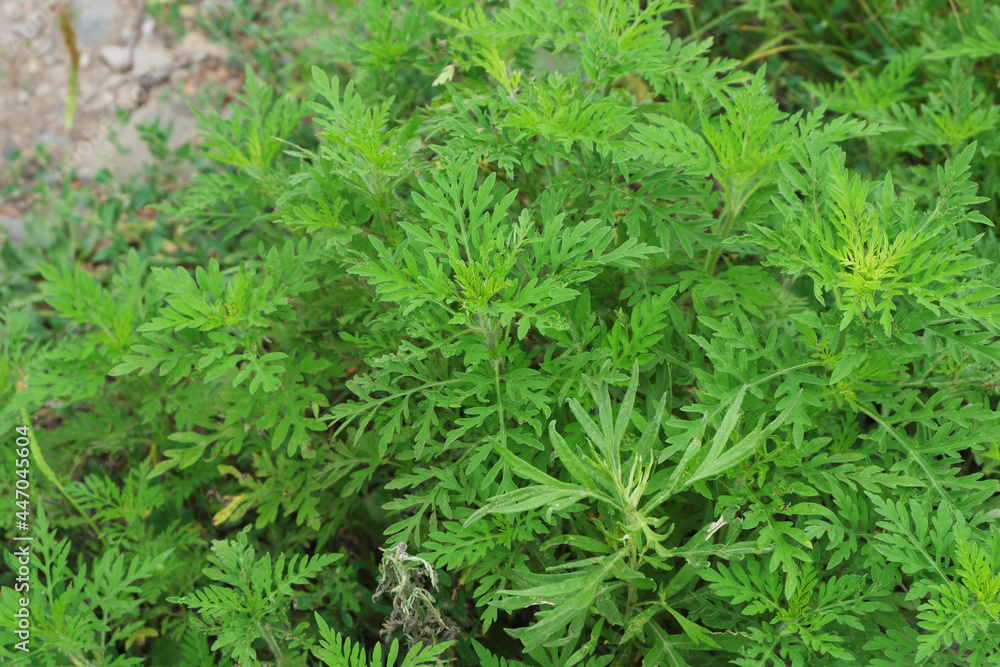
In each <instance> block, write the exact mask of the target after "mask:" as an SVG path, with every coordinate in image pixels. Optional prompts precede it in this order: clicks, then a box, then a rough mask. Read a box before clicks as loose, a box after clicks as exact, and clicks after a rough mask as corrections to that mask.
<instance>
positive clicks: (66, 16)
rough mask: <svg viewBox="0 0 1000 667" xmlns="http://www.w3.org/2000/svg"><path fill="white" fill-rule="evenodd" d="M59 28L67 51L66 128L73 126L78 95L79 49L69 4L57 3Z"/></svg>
mask: <svg viewBox="0 0 1000 667" xmlns="http://www.w3.org/2000/svg"><path fill="white" fill-rule="evenodd" d="M59 29H60V30H62V34H63V40H64V41H65V42H66V49H67V50H68V51H69V99H67V100H66V119H65V120H64V121H63V122H64V123H65V125H66V129H67V130H70V129H72V128H73V118H74V117H75V116H76V100H77V97H78V96H79V87H80V86H79V82H78V75H79V72H80V50H79V48H77V45H76V30H74V29H73V21H72V20H71V17H70V12H69V5H68V4H60V5H59Z"/></svg>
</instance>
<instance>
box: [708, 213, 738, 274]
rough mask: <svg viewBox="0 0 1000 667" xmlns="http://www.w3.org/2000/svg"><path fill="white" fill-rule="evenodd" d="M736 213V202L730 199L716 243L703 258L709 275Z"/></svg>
mask: <svg viewBox="0 0 1000 667" xmlns="http://www.w3.org/2000/svg"><path fill="white" fill-rule="evenodd" d="M737 213H738V211H737V208H736V204H734V203H733V200H731V199H730V200H729V202H728V203H727V204H726V220H725V222H723V224H722V229H721V230H719V239H718V242H717V245H715V246H714V247H713V248H712V249H711V250H710V251H709V252H708V256H707V257H706V258H705V272H706V273H708V274H710V275H711V273H712V272H713V270H714V269H715V263H716V262H717V261H718V260H719V253H721V252H722V242H723V241H725V240H726V237H727V236H729V230H730V229H732V226H733V221H734V220H735V219H736V214H737Z"/></svg>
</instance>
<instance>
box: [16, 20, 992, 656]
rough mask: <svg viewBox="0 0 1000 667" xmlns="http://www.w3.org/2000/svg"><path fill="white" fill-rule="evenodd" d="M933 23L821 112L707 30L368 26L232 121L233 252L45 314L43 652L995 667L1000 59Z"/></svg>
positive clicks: (41, 315)
mask: <svg viewBox="0 0 1000 667" xmlns="http://www.w3.org/2000/svg"><path fill="white" fill-rule="evenodd" d="M708 4H711V3H706V5H708ZM778 4H780V3H778ZM778 4H776V3H753V6H754V7H756V8H757V9H756V10H755V15H756V16H757V20H759V21H762V22H763V21H776V20H778V17H779V14H778V11H779V9H780V8H779V7H778ZM785 4H787V3H785ZM910 4H914V3H910ZM916 4H922V5H923V4H926V5H927V6H928V7H930V4H932V3H916ZM969 4H970V7H969V10H970V13H974V15H975V16H976V17H977V18H978V19H980V20H981V21H982V22H983V25H986V22H987V21H992V20H993V19H994V18H995V17H993V14H994V13H995V12H991V11H987V8H986V7H985V6H980V5H979V4H976V3H969ZM781 6H782V7H784V5H781ZM740 7H741V9H740V12H742V13H748V12H747V11H745V10H747V7H750V3H742V4H741V5H740ZM324 9H328V8H326V7H324V6H323V4H322V3H313V5H312V6H310V8H309V16H311V17H313V18H314V19H315V20H317V21H319V18H318V17H320V16H327V17H328V18H329V16H328V14H329V13H326V14H325V13H324V11H323V10H324ZM786 9H787V8H786ZM931 9H932V8H931ZM931 9H927V11H928V12H929V14H928V17H929V18H928V23H927V26H928V27H927V34H928V35H929V36H930V37H932V38H933V39H936V40H938V41H936V42H933V45H938V44H940V46H941V47H942V50H943V51H944V52H946V53H951V54H952V55H951V57H953V58H954V59H953V60H952V61H951V62H950V63H944V64H943V63H942V62H941V61H940V59H939V56H938V55H935V54H936V53H939V52H938V51H936V50H935V49H934V48H930V46H928V48H927V49H926V50H924V51H921V50H919V49H916V48H909V47H912V46H915V45H913V44H910V45H909V47H906V48H900V49H899V50H898V52H897V53H896V54H895V55H894V56H892V62H893V64H892V66H891V68H888V69H887V70H886V71H883V72H875V71H867V70H865V71H862V72H861V73H860V74H856V76H852V79H851V81H850V82H847V81H845V82H841V83H840V84H838V85H834V84H833V83H831V82H830V81H826V82H823V81H817V82H816V83H815V85H814V86H813V94H814V95H815V101H816V102H817V105H816V106H815V107H811V108H792V106H793V105H791V104H790V101H789V100H790V99H791V98H790V97H788V96H779V97H776V96H775V94H774V93H773V91H772V84H774V83H775V82H774V79H773V78H772V79H770V80H769V79H768V76H767V74H768V73H769V72H770V73H773V72H774V71H776V70H775V69H774V68H772V65H771V63H770V62H768V63H767V67H766V68H765V67H764V66H763V64H764V63H757V61H758V60H764V59H765V56H764V55H763V52H755V53H748V54H746V60H745V61H739V60H734V59H731V58H719V57H716V56H715V55H714V54H713V51H712V50H711V49H712V42H711V39H709V35H710V33H711V30H707V31H703V30H701V29H699V28H698V25H699V21H701V19H702V13H701V12H700V10H698V8H690V11H689V12H688V13H687V14H686V15H685V11H686V10H685V6H684V5H682V4H681V3H677V2H673V1H671V0H663V1H660V2H639V1H638V0H599V1H598V0H567V1H566V2H554V1H550V0H531V1H529V2H518V3H509V4H507V3H500V4H491V5H489V6H485V5H473V4H468V3H464V4H463V3H448V2H441V1H439V0H422V1H421V2H418V3H416V4H411V5H404V4H399V3H395V2H386V3H375V4H366V3H362V4H361V5H358V6H356V7H352V8H340V9H338V11H337V12H330V13H334V14H337V15H338V17H339V19H338V20H339V23H338V25H339V26H340V27H342V28H346V29H347V30H348V31H349V33H350V35H351V38H350V39H346V38H345V39H343V40H340V42H338V44H337V45H331V46H330V50H324V49H325V47H324V48H319V47H317V48H315V49H314V50H311V51H309V53H310V54H312V55H314V56H315V58H313V59H312V61H311V62H308V63H304V64H303V63H300V65H302V66H301V67H298V68H295V67H292V68H287V67H283V66H282V64H281V63H274V67H273V68H270V71H271V72H272V74H273V73H276V72H279V71H288V70H289V69H292V70H294V71H296V72H297V74H298V75H297V77H296V80H295V82H294V86H292V87H291V88H290V90H273V89H272V88H271V87H269V86H268V85H267V84H265V83H263V82H262V81H261V80H260V79H259V78H258V77H257V76H256V75H253V74H251V73H248V75H247V80H246V86H245V91H244V94H243V95H242V96H241V97H240V98H239V100H238V107H237V110H236V111H235V112H234V113H232V114H231V115H228V114H227V115H225V116H224V115H223V114H222V113H221V112H220V111H219V110H218V109H213V108H208V109H203V110H202V111H201V112H200V119H201V122H202V127H203V131H204V133H205V141H203V142H202V143H201V145H200V146H201V148H200V150H201V154H202V157H204V158H211V159H212V160H214V165H215V167H214V169H211V170H208V171H204V172H203V173H200V174H199V175H197V176H196V177H195V178H194V180H193V182H192V183H191V184H190V185H189V187H188V188H186V189H185V190H184V191H183V193H180V194H179V195H178V196H177V197H176V198H174V199H173V200H171V201H170V202H169V203H166V204H163V205H160V206H158V207H157V211H158V212H159V215H162V216H164V217H166V218H169V219H170V220H173V221H175V222H176V223H178V224H181V223H183V224H184V225H186V226H189V227H190V228H191V229H192V230H193V231H192V233H199V234H203V235H204V236H203V238H205V239H206V243H207V244H209V245H208V247H209V248H210V250H207V251H206V253H207V255H206V256H204V257H201V258H198V261H194V260H193V259H192V257H190V256H186V257H185V258H184V260H183V261H182V260H181V259H177V258H175V260H176V261H171V260H169V259H168V258H165V257H163V256H159V255H150V254H149V253H146V252H140V249H134V250H133V251H132V252H130V253H128V254H127V255H126V256H125V257H124V258H123V259H122V260H121V261H118V262H113V263H110V262H109V265H108V266H103V265H102V266H101V267H100V268H99V270H98V268H97V267H94V266H92V265H87V266H86V267H85V266H84V263H83V261H81V260H80V258H79V257H78V256H77V255H76V254H74V253H73V252H70V253H69V255H71V256H72V257H73V258H74V260H75V262H76V266H73V267H72V268H70V267H69V264H72V263H73V262H60V261H59V260H60V259H61V258H62V257H63V255H58V256H56V255H46V254H45V253H44V252H42V251H39V252H38V255H39V257H40V258H41V260H40V261H39V266H41V267H42V268H41V269H40V272H41V285H40V290H39V292H38V294H39V296H38V297H37V299H36V300H38V301H41V302H44V308H41V309H33V308H28V307H25V308H21V309H19V310H10V311H5V312H4V313H3V315H2V317H3V322H4V325H5V326H4V328H3V336H2V337H0V353H2V358H0V380H2V381H4V382H5V385H4V386H3V387H0V395H2V396H3V397H4V400H5V404H4V407H3V409H2V412H0V423H2V424H3V425H4V426H5V427H11V428H12V427H13V426H14V425H15V422H16V420H18V419H21V417H20V415H21V414H22V411H23V413H24V414H25V415H30V417H31V421H32V425H33V426H34V428H35V432H36V435H37V441H36V444H35V445H34V446H35V447H36V449H37V450H38V451H42V450H44V451H45V454H44V457H41V455H35V454H33V455H32V456H37V460H36V459H30V458H28V455H27V454H25V456H24V457H21V458H25V460H30V461H34V463H31V465H35V466H38V467H39V468H40V466H41V463H39V462H44V463H45V465H46V468H45V469H46V470H48V471H49V472H51V473H52V475H53V479H56V478H55V475H58V476H59V479H62V480H64V481H62V482H60V483H59V485H58V486H57V489H56V490H58V491H60V495H59V496H55V494H51V495H46V496H45V515H44V516H45V517H46V519H45V520H46V521H52V522H53V525H56V524H55V522H56V521H58V526H57V527H58V530H59V533H60V534H68V535H69V536H71V537H72V540H71V541H70V538H69V537H67V538H65V539H66V540H67V541H65V542H61V543H59V544H56V543H55V542H54V538H53V537H52V536H51V534H52V531H50V530H49V524H47V523H43V522H42V521H39V525H40V526H44V533H45V535H46V537H45V538H44V539H41V540H40V543H39V547H40V548H39V550H38V552H37V553H36V555H35V558H34V560H33V561H32V562H33V563H34V567H36V568H37V569H38V570H39V571H41V572H43V574H42V575H39V576H40V580H41V585H35V586H33V587H32V588H31V590H30V591H28V590H25V591H20V590H18V589H17V588H16V586H17V581H16V578H15V577H13V576H8V577H7V578H6V579H5V580H3V597H2V608H3V609H4V610H5V613H7V614H10V615H13V614H14V613H15V612H16V611H17V609H18V607H19V606H23V605H20V599H21V597H20V596H21V594H23V595H25V596H27V597H25V599H27V600H29V602H30V606H31V608H32V610H33V613H34V614H35V617H34V618H35V622H36V626H35V627H36V628H40V629H41V630H39V633H38V636H39V637H40V641H45V642H46V644H45V648H44V650H40V651H39V652H38V653H36V654H34V655H33V656H32V657H30V658H29V657H27V656H25V655H22V654H20V653H18V652H17V651H16V650H12V649H10V648H9V647H7V646H5V647H4V648H3V651H5V653H3V655H4V658H5V659H6V660H8V661H10V662H11V663H12V664H29V661H30V660H32V659H37V660H38V661H39V662H37V663H30V664H53V665H55V664H63V663H65V662H67V661H70V662H72V661H77V662H79V663H80V664H83V661H84V660H88V661H89V662H90V664H95V665H96V664H107V665H128V664H139V663H142V662H143V661H144V660H146V659H147V658H148V662H149V663H150V664H170V665H181V664H183V665H212V664H217V661H222V662H228V661H236V662H238V663H239V664H246V665H256V664H267V665H287V666H289V667H290V666H291V665H297V666H298V665H315V664H326V665H331V666H334V665H335V666H337V667H341V666H344V667H363V666H367V665H378V666H380V667H381V666H382V665H395V664H397V663H401V664H404V665H408V666H414V667H415V666H417V665H434V664H462V665H488V666H491V667H501V666H502V665H515V666H519V665H531V666H534V667H542V666H558V667H572V666H574V665H587V666H593V667H607V666H612V667H625V666H631V665H635V664H643V665H648V666H650V667H652V666H661V665H671V666H685V665H690V666H700V665H706V666H707V665H719V664H736V665H743V666H748V667H749V666H751V665H752V666H756V667H768V666H771V665H775V666H777V665H782V666H785V665H794V666H803V665H809V666H810V667H813V666H815V667H839V666H842V665H843V666H846V665H857V664H863V665H877V666H879V667H902V666H904V665H905V666H906V667H910V666H911V665H926V666H929V665H963V666H965V665H972V666H980V665H992V664H996V663H997V660H998V659H1000V647H998V644H997V640H996V637H997V636H998V630H1000V622H998V620H997V619H998V605H1000V598H998V595H1000V594H998V589H1000V583H998V582H1000V580H998V578H997V577H998V575H997V572H996V569H997V567H998V562H1000V531H998V530H997V528H996V525H995V524H996V519H997V516H998V513H1000V501H998V491H1000V484H998V482H997V479H996V465H995V463H996V460H997V446H996V443H997V442H998V438H1000V418H998V414H997V410H996V395H997V373H996V364H997V363H998V362H1000V347H998V345H997V343H996V341H995V337H996V335H997V333H998V332H1000V303H998V301H997V295H998V289H1000V274H998V272H997V270H996V268H995V266H994V262H995V260H996V259H997V251H996V249H997V243H996V238H995V234H994V230H993V228H992V225H993V221H992V220H991V217H990V216H991V214H992V213H995V209H994V208H993V207H994V203H993V202H992V201H989V200H988V198H989V197H992V196H993V193H994V192H995V184H994V183H993V182H992V181H990V180H989V179H990V178H992V177H991V176H990V175H989V174H990V169H991V167H990V165H991V164H992V162H991V161H992V160H994V159H995V150H994V149H995V143H996V137H997V136H998V135H997V134H996V132H994V129H995V125H996V123H995V121H996V120H997V119H996V117H995V116H996V114H995V113H994V111H993V110H991V108H990V105H989V100H990V99H992V98H991V97H989V95H992V94H993V93H994V92H995V91H992V90H987V89H986V88H984V76H983V72H984V70H985V69H988V68H989V67H992V66H993V64H995V63H993V62H992V61H991V60H989V59H990V58H993V57H994V55H995V53H994V47H995V44H994V42H993V41H991V34H990V33H983V32H982V31H978V30H977V31H975V32H973V31H971V30H966V28H967V27H968V26H966V28H963V30H965V33H964V36H962V35H957V34H953V32H954V31H957V28H956V29H954V31H953V29H952V27H951V24H950V23H947V21H948V20H955V17H956V14H955V13H953V12H947V15H944V14H942V13H941V12H940V11H931ZM834 10H836V8H834ZM834 10H829V11H828V10H825V9H822V8H817V9H816V10H815V11H816V15H810V17H811V18H814V19H815V18H817V17H818V16H819V15H820V14H823V13H824V12H826V13H828V14H830V13H837V12H838V11H840V10H837V11H834ZM787 11H791V10H787ZM913 11H916V10H913ZM917 13H919V12H917ZM795 16H798V13H795ZM894 16H895V18H893V19H892V20H894V21H896V24H898V25H902V24H903V22H904V19H905V17H900V16H898V15H894ZM677 17H681V18H684V19H685V23H686V24H687V25H688V27H689V28H690V30H688V31H687V33H685V26H684V23H682V24H680V25H678V24H671V22H670V21H671V19H672V18H677ZM949 17H950V18H949ZM932 19H933V20H932ZM817 20H818V19H817ZM886 20H887V22H888V21H889V19H888V18H887V19H886ZM912 23H913V22H912V21H911V22H910V23H907V25H910V26H911V27H913V26H912ZM724 24H725V21H722V20H720V21H718V22H716V25H718V26H719V30H720V32H724V30H728V28H726V27H725V25H724ZM803 25H806V26H807V27H808V24H807V23H804V24H803ZM887 25H888V23H887ZM990 25H992V23H991V24H990ZM321 26H326V27H329V26H328V24H327V23H322V22H321ZM299 28H301V29H303V30H304V28H303V26H299ZM815 32H816V33H817V34H820V33H822V34H826V28H825V27H822V26H821V25H819V23H817V24H816V30H815ZM914 34H915V33H914V32H913V31H904V32H901V33H900V38H899V40H897V41H899V42H900V44H899V46H900V47H904V46H905V44H904V43H906V42H907V41H908V40H910V41H912V40H913V38H914V37H913V35H914ZM323 39H325V40H326V41H322V40H321V43H322V44H329V40H330V38H329V35H326V36H325V37H324V38H323ZM929 39H930V38H929ZM929 44H930V42H929ZM947 49H950V51H948V50H947ZM824 52H826V53H827V55H829V54H830V53H832V52H835V53H838V54H840V52H839V51H834V50H831V49H825V51H824ZM331 53H332V54H334V55H330V54H331ZM772 55H773V54H772ZM840 55H842V54H840ZM341 56H344V58H341ZM346 56H350V58H346ZM976 59H985V62H986V66H979V65H978V63H977V62H974V61H976ZM758 64H760V65H761V66H760V67H757V65H758ZM945 65H947V66H945ZM834 69H835V71H836V68H834ZM778 71H780V70H778ZM911 77H912V78H914V80H916V78H917V77H920V80H921V81H923V83H922V84H921V87H920V88H917V89H913V88H911V87H910V86H909V85H904V83H905V82H906V81H908V80H909V78H911ZM775 85H776V84H775ZM303 88H306V90H305V91H304V92H303ZM880 91H884V92H885V95H884V97H880V95H881V92H880ZM938 92H940V95H937V93H938ZM300 93H302V94H301V95H300ZM862 147H864V150H866V151H868V153H862V154H859V151H861V150H862ZM904 154H905V156H906V159H905V160H904V159H902V158H903V156H904ZM869 158H870V159H869ZM978 180H982V181H984V182H985V183H986V188H985V192H986V196H982V195H980V194H979V184H978ZM88 247H90V246H89V245H88ZM29 252H30V250H29V249H26V250H23V251H21V252H20V254H18V255H17V256H18V257H27V256H28V254H27V253H29ZM88 259H90V257H89V256H88ZM42 260H44V261H42ZM202 260H203V261H202ZM64 265H65V266H64ZM22 291H23V286H22ZM22 305H23V304H22ZM46 331H47V332H49V333H47V334H45V335H44V336H43V335H42V334H43V332H46ZM39 448H40V449H39ZM5 451H6V450H5ZM25 451H27V450H25ZM29 453H30V452H29ZM4 456H6V457H8V458H10V459H16V458H18V457H19V455H16V451H15V452H14V453H13V454H12V453H6V454H4ZM5 460H7V459H5ZM12 465H13V464H12ZM25 465H27V464H25ZM12 469H13V468H12ZM50 483H51V480H50ZM42 484H45V482H44V481H43V482H42ZM24 511H25V512H27V511H28V510H24ZM39 516H40V517H41V512H39ZM181 545H183V546H184V548H183V549H180V548H176V549H175V550H174V551H168V550H169V549H170V548H171V547H172V546H181ZM71 547H72V550H74V552H76V553H78V554H79V556H78V557H72V558H71V556H70V548H71ZM341 552H342V553H343V554H345V556H346V557H344V558H342V557H341V556H339V555H337V554H340V553H341ZM84 555H86V556H87V557H88V558H89V559H90V560H89V561H88V559H87V558H84ZM75 560H78V561H79V562H78V564H77V565H76V567H75V568H74V567H73V566H72V563H73V562H74V561H75ZM340 561H343V562H340ZM87 562H94V563H97V564H98V565H97V566H96V567H93V566H87V565H85V563H87ZM125 563H129V564H130V565H128V567H129V568H130V569H128V570H127V576H126V575H124V574H122V573H126V569H125V567H126V566H125ZM8 565H10V566H12V567H13V566H14V565H15V563H13V562H10V558H8ZM112 575H114V576H112ZM119 575H121V576H119ZM116 577H119V578H122V581H123V582H124V583H121V584H120V585H119V584H115V583H114V580H115V578H116ZM347 581H350V582H351V584H350V585H347V584H345V583H344V582H347ZM330 587H336V588H337V590H332V591H331V590H325V589H329V588H330ZM12 617H13V616H8V618H12ZM400 630H401V631H402V632H398V631H400ZM397 634H399V635H401V636H394V635H397ZM401 643H402V644H405V647H401V646H400V644H401ZM404 653H405V654H404ZM45 661H47V662H45ZM317 661H319V662H317Z"/></svg>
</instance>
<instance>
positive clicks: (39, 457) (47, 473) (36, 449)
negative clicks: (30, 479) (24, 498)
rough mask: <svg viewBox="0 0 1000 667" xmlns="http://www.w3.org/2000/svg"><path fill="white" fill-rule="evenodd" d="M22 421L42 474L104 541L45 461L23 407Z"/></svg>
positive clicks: (36, 463)
mask: <svg viewBox="0 0 1000 667" xmlns="http://www.w3.org/2000/svg"><path fill="white" fill-rule="evenodd" d="M21 423H22V424H24V425H25V426H27V427H28V446H29V447H30V449H31V454H32V456H34V458H35V465H36V466H38V469H39V470H41V471H42V474H43V475H45V477H46V479H48V480H49V481H50V482H52V484H54V485H55V487H56V488H57V489H59V492H60V493H62V494H63V496H64V497H65V498H66V500H68V501H69V502H70V504H71V505H73V507H75V508H76V511H77V512H79V513H80V516H82V517H83V518H84V519H86V520H87V523H88V524H89V525H90V529H91V530H93V531H94V535H95V536H96V537H97V539H99V540H101V542H103V541H104V538H103V537H101V531H99V530H98V529H97V526H96V525H94V520H93V519H91V518H90V515H89V514H87V513H86V512H84V511H83V508H82V507H80V506H79V505H78V504H77V502H76V500H74V499H73V496H71V495H69V493H67V492H66V489H65V488H64V487H63V485H62V484H61V483H60V482H59V478H58V477H56V476H55V473H53V472H52V468H50V467H49V464H48V463H47V462H46V461H45V457H44V456H42V448H41V446H39V444H38V439H37V438H36V437H35V428H34V427H33V426H32V425H31V419H29V418H28V411H27V410H26V409H25V408H21Z"/></svg>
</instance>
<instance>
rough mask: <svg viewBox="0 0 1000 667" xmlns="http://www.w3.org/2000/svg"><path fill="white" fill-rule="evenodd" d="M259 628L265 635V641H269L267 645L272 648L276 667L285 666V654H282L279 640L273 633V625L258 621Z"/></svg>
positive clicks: (263, 635) (262, 634)
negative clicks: (276, 639)
mask: <svg viewBox="0 0 1000 667" xmlns="http://www.w3.org/2000/svg"><path fill="white" fill-rule="evenodd" d="M257 630H259V631H260V634H261V636H262V637H264V641H265V642H267V647H268V648H269V649H271V655H273V656H274V664H275V667H285V656H283V655H282V654H281V649H280V648H278V642H277V641H275V639H274V635H273V634H272V633H271V626H269V625H261V624H260V623H258V624H257Z"/></svg>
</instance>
